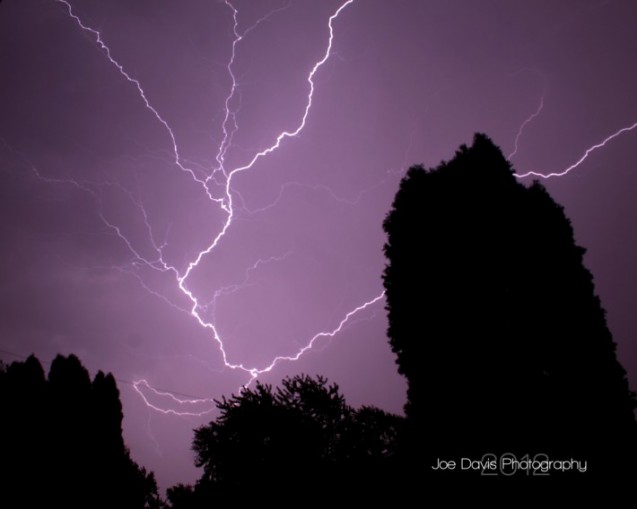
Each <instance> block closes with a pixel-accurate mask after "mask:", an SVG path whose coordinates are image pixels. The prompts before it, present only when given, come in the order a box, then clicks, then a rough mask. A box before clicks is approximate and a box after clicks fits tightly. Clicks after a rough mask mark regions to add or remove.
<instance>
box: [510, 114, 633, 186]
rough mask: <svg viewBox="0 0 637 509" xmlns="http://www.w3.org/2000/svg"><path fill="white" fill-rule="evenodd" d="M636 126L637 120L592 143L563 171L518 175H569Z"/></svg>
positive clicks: (519, 175)
mask: <svg viewBox="0 0 637 509" xmlns="http://www.w3.org/2000/svg"><path fill="white" fill-rule="evenodd" d="M635 128H637V122H635V123H634V124H632V125H629V126H627V127H622V128H621V129H619V130H618V131H615V132H614V133H613V134H611V135H609V136H607V137H606V138H604V139H603V140H602V141H600V142H599V143H596V144H595V145H592V146H590V147H589V148H587V149H586V151H585V152H584V154H583V155H582V156H581V157H580V158H579V159H578V160H577V161H575V162H574V163H573V164H571V165H570V166H568V167H567V168H565V169H564V170H562V171H558V172H553V173H540V172H536V171H528V172H526V173H522V174H516V177H518V178H520V179H523V178H526V177H531V176H533V177H540V178H543V179H550V178H553V177H563V176H565V175H568V174H569V173H570V172H572V171H573V170H575V169H576V168H578V167H579V166H581V164H582V163H583V162H584V161H586V159H587V158H588V156H589V155H591V154H592V153H593V152H595V151H596V150H599V149H600V148H603V147H605V146H606V145H607V144H608V143H609V142H611V141H613V140H614V139H615V138H617V137H618V136H621V135H622V134H624V133H627V132H630V131H632V130H633V129H635Z"/></svg>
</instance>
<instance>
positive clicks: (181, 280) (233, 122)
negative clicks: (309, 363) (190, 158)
mask: <svg viewBox="0 0 637 509" xmlns="http://www.w3.org/2000/svg"><path fill="white" fill-rule="evenodd" d="M55 1H56V2H57V3H60V4H63V5H64V6H65V7H66V10H67V12H68V15H69V17H70V18H71V19H72V20H73V21H74V22H75V23H76V24H77V25H78V26H79V28H80V29H81V30H82V31H84V32H85V33H87V34H89V35H91V37H92V38H93V40H94V41H95V42H96V43H97V45H98V47H99V48H100V50H101V51H102V52H103V54H104V55H105V56H106V58H107V60H108V61H109V62H110V64H111V65H113V66H114V67H115V68H116V69H117V71H118V72H119V74H120V75H121V76H122V77H123V78H124V79H126V80H127V81H128V82H129V83H131V84H132V85H133V86H134V87H135V88H136V90H137V93H138V94H139V96H140V98H141V99H142V101H143V103H144V105H145V107H146V109H148V110H149V111H150V112H151V113H152V115H153V116H154V117H155V119H156V120H157V121H158V122H159V123H160V124H161V125H162V126H163V127H164V129H165V130H166V132H167V134H168V136H169V138H170V141H171V144H172V152H173V160H172V162H173V163H174V164H175V165H176V166H177V167H178V168H179V169H180V170H181V171H182V172H184V173H185V174H187V175H189V176H190V178H192V180H193V181H195V182H196V183H198V184H199V185H201V186H202V187H203V189H204V192H205V193H206V195H207V197H208V199H209V200H210V201H211V202H213V203H215V204H217V205H218V206H219V207H220V208H221V210H222V211H223V212H224V213H225V215H226V218H225V221H224V222H223V226H222V227H221V228H220V230H219V231H218V233H217V234H216V235H215V236H214V238H213V239H212V241H211V242H210V243H209V244H208V246H207V247H206V248H205V249H203V250H201V251H199V252H198V253H197V255H196V256H194V258H193V259H192V260H191V261H190V262H189V263H188V264H187V267H186V269H185V270H184V271H183V272H181V271H180V270H178V269H177V268H176V267H175V266H172V265H170V264H169V263H167V262H166V261H165V260H164V257H163V252H162V248H163V247H164V246H165V244H162V245H159V244H158V243H157V242H156V240H155V238H154V236H153V232H152V228H151V225H150V222H149V219H148V216H147V214H146V211H145V209H144V207H143V205H142V204H141V203H138V202H136V201H135V200H133V197H132V195H130V194H129V197H130V198H131V200H133V201H134V203H135V204H136V205H137V207H138V209H139V211H140V214H141V215H142V217H143V220H144V223H145V225H146V228H147V232H148V234H149V237H150V239H151V244H152V246H153V248H154V250H155V252H156V255H157V258H156V259H148V258H146V257H144V256H143V255H142V254H141V253H140V252H139V250H138V249H136V248H135V246H134V245H133V243H132V242H131V241H130V240H129V239H128V238H127V237H126V235H125V234H124V233H123V232H122V229H121V228H120V227H119V226H118V225H116V224H114V223H112V222H111V221H109V220H108V219H107V217H106V216H105V214H104V212H103V211H102V210H101V206H100V207H99V212H98V214H99V217H100V219H101V220H102V221H103V222H104V224H105V225H106V226H107V227H108V228H109V229H110V230H112V231H113V232H114V233H115V234H116V235H117V236H118V237H119V238H120V239H121V240H122V242H123V243H124V244H125V245H126V247H127V248H128V250H129V251H130V252H131V254H132V255H133V256H134V262H133V264H132V265H133V267H135V266H136V265H137V264H140V265H143V266H146V267H149V268H151V269H153V270H156V271H160V272H166V273H172V274H173V275H174V276H175V279H176V282H177V286H178V288H179V290H180V291H181V293H182V294H183V295H184V296H185V297H187V299H188V300H189V301H190V303H191V308H190V310H189V314H190V315H191V316H192V317H193V318H195V320H196V321H197V323H198V324H199V325H200V326H201V327H202V328H204V329H207V330H209V331H210V333H211V334H212V337H213V339H214V341H215V342H216V343H217V345H218V348H219V351H220V353H221V356H222V360H223V363H224V365H225V367H226V368H230V369H233V370H241V371H244V372H245V373H246V374H248V375H249V377H250V378H249V380H248V382H247V384H246V385H245V386H246V387H247V386H249V385H250V384H251V383H252V382H254V381H255V380H256V379H257V378H258V376H259V375H261V374H263V373H267V372H269V371H271V370H272V369H274V367H275V366H276V365H277V364H278V363H279V362H283V361H289V362H292V361H296V360H298V359H299V358H300V357H301V356H302V355H303V354H304V353H306V352H307V351H308V350H310V349H312V347H313V346H314V345H315V343H316V341H317V340H318V339H320V338H324V337H329V338H331V337H334V336H335V335H336V334H338V333H339V332H341V331H342V330H343V328H344V327H345V326H346V325H347V323H348V322H349V321H350V319H351V318H352V317H353V316H355V315H356V314H358V313H360V312H361V311H363V310H365V309H367V308H368V307H370V306H372V305H374V304H375V303H377V302H378V301H380V300H382V299H383V297H384V292H383V293H381V294H380V295H377V296H376V297H374V298H373V299H371V300H369V301H367V302H365V303H363V304H361V305H360V306H358V307H356V308H355V309H353V310H351V311H349V312H348V313H347V314H346V315H345V316H344V318H343V319H342V320H341V321H340V322H339V324H338V325H337V327H336V328H335V329H333V330H331V331H322V332H319V333H317V334H315V335H314V336H313V337H312V338H310V340H309V342H308V343H307V344H306V345H305V346H304V347H302V348H301V349H300V350H298V351H297V352H296V353H295V354H293V355H279V356H276V357H274V359H273V360H272V361H271V362H270V364H268V365H267V366H265V367H262V368H258V367H249V366H245V365H244V364H243V363H238V362H231V361H230V359H229V358H228V355H227V353H226V350H225V346H224V342H223V340H222V338H221V336H220V335H219V333H218V331H217V328H216V326H215V325H214V323H213V322H210V321H206V320H205V319H204V318H203V316H202V314H201V311H202V310H205V309H206V308H207V307H208V306H207V305H202V304H200V303H199V301H198V299H197V297H196V296H195V295H194V294H193V293H192V291H191V290H190V289H189V288H188V287H187V284H186V282H187V280H188V278H189V276H190V275H191V274H192V272H193V271H194V270H195V269H196V268H197V267H198V266H199V264H200V262H201V261H202V260H203V259H204V257H206V256H207V255H209V254H210V253H211V252H212V251H214V249H215V248H216V247H217V246H218V245H219V243H220V242H221V240H222V239H223V237H224V236H225V234H226V232H227V231H228V229H229V228H230V227H231V225H232V222H233V219H234V215H235V208H234V203H233V198H234V196H235V195H237V196H240V195H238V192H237V191H236V190H234V189H233V188H232V179H233V177H234V176H235V175H237V174H238V173H240V172H243V171H247V170H250V169H252V168H253V167H254V166H255V165H256V163H257V162H258V161H259V160H260V159H262V158H264V157H266V156H268V155H269V154H271V153H272V152H274V151H276V150H277V149H279V148H280V147H281V144H282V143H283V141H284V140H286V139H287V138H294V137H296V136H297V135H298V134H299V133H300V132H301V131H302V130H303V129H304V127H305V125H306V122H307V119H308V116H309V114H310V111H311V109H312V105H313V98H314V91H315V83H314V78H315V75H316V73H317V72H318V71H319V69H320V68H321V67H322V66H323V65H324V64H325V62H327V60H328V59H329V57H330V55H331V54H332V45H333V40H334V27H333V23H334V21H335V20H336V19H337V18H338V17H339V15H340V14H341V12H342V11H343V10H344V9H345V8H346V7H347V6H349V5H350V4H352V3H353V2H354V0H346V1H345V2H344V3H342V4H341V5H340V6H339V7H338V9H337V10H336V11H335V12H334V14H332V15H331V16H330V17H329V19H328V23H327V25H328V31H329V37H328V42H327V47H326V50H325V52H324V53H323V56H322V57H321V58H320V60H318V61H317V62H316V63H315V64H314V65H313V66H312V68H311V70H310V72H309V74H308V76H307V79H306V81H307V84H308V94H307V98H306V104H305V108H304V109H303V113H302V115H301V119H300V121H299V123H298V125H297V126H296V128H294V129H292V130H286V131H283V132H281V133H279V134H278V135H277V136H276V137H275V140H274V142H273V143H272V144H271V145H270V146H268V147H266V148H264V149H262V150H261V151H259V152H257V153H256V154H255V155H254V156H253V157H252V158H251V159H250V160H249V162H248V163H247V164H244V165H243V166H238V167H236V168H234V169H231V170H227V169H226V167H225V162H226V154H227V151H228V150H229V148H230V147H231V146H232V139H233V136H234V135H235V133H236V132H237V131H238V129H239V126H238V123H237V119H236V111H234V110H233V109H232V103H233V100H234V98H235V96H236V94H237V90H238V86H239V85H238V82H237V79H236V76H235V73H234V63H235V60H236V55H237V46H238V45H239V43H240V42H241V41H242V40H243V38H244V37H245V36H246V35H247V34H248V33H249V32H251V31H252V30H254V29H255V28H256V27H257V26H258V25H259V24H260V23H262V22H264V21H266V20H267V19H268V18H269V17H270V16H272V15H273V14H274V13H275V12H279V11H281V10H284V9H287V8H288V7H289V3H288V4H287V5H286V6H284V7H281V8H279V9H277V10H275V11H272V12H270V13H268V14H267V15H266V16H264V17H262V18H260V19H259V20H257V21H256V22H255V23H254V24H253V25H252V26H250V27H249V28H247V29H246V30H244V31H243V32H242V33H240V32H239V30H238V26H239V21H238V16H239V11H238V10H237V9H236V8H235V7H234V5H233V4H232V3H231V2H230V1H229V0H224V4H225V5H226V6H227V7H228V8H229V9H230V11H231V13H232V23H233V25H232V34H233V36H234V38H233V41H232V45H231V55H230V58H229V60H228V63H227V65H226V69H227V72H228V76H229V77H230V81H231V84H230V91H229V93H228V95H227V96H226V99H225V101H224V118H223V121H222V123H221V129H222V139H221V142H220V144H219V146H218V148H217V152H216V156H215V161H216V163H217V166H216V167H215V168H214V169H212V171H211V172H210V173H208V175H207V176H206V177H205V178H200V177H199V176H198V175H197V173H196V172H195V170H194V169H193V168H191V167H189V166H188V165H187V164H186V163H185V160H184V159H183V158H182V156H181V155H180V152H179V148H178V144H177V137H176V135H175V133H174V131H173V129H172V128H171V126H170V125H169V123H168V122H167V121H166V119H165V118H164V117H163V116H162V115H161V114H160V113H159V111H158V109H156V108H155V107H154V106H153V105H152V104H151V102H150V100H149V99H148V95H147V93H146V91H145V90H144V88H143V87H142V84H141V82H140V81H139V80H138V79H137V78H134V77H133V76H131V75H130V74H129V73H128V72H127V71H126V69H125V68H124V66H123V65H122V64H121V63H120V62H119V61H118V60H116V59H115V58H114V57H113V56H112V53H111V50H110V48H109V47H108V46H107V44H106V43H105V42H104V40H103V38H102V34H101V33H100V32H99V31H98V30H96V29H94V28H92V27H90V26H88V25H86V24H85V23H84V22H83V21H82V20H81V19H80V17H79V16H78V15H76V14H75V12H74V11H73V7H72V6H71V4H70V3H69V2H68V1H67V0H55ZM34 171H35V170H34ZM36 173H37V172H36ZM219 173H221V174H222V175H223V183H222V184H221V185H223V188H224V192H223V194H224V196H223V197H222V198H218V197H215V196H213V194H212V192H211V190H210V187H209V184H210V182H211V181H212V182H213V183H214V184H217V185H220V183H219V181H218V180H217V174H219ZM37 175H38V177H39V178H41V179H43V180H45V181H47V182H56V183H66V184H71V185H74V186H76V187H77V188H78V189H81V190H83V191H86V192H88V193H90V194H91V195H92V196H93V197H95V199H96V200H97V202H98V204H100V200H99V197H98V196H97V193H96V192H95V191H94V190H93V189H91V188H90V187H88V186H87V185H84V184H82V183H80V182H77V181H75V180H72V179H69V180H57V179H49V178H45V177H42V176H41V175H40V174H39V173H37ZM286 256H287V255H286ZM270 260H271V259H270ZM270 260H265V261H264V260H259V261H257V262H256V263H255V264H254V265H253V266H252V267H250V268H248V269H246V278H245V279H244V283H242V284H247V283H248V279H249V274H250V271H251V270H254V269H256V268H257V267H258V265H259V264H261V263H265V262H267V261H270ZM122 270H123V269H122ZM136 277H137V278H138V280H140V282H141V283H142V286H143V287H144V288H146V289H147V290H149V291H150V293H152V294H153V295H155V296H157V297H159V298H162V299H164V300H165V301H166V302H167V303H168V304H170V305H171V306H172V307H175V308H176V309H178V310H180V311H183V309H182V308H180V307H178V306H176V305H175V304H173V303H172V302H171V301H169V300H168V299H167V298H166V297H165V296H162V295H161V294H159V293H157V292H154V291H153V290H151V289H150V288H149V287H148V286H147V285H145V284H144V283H143V280H142V279H141V277H139V276H138V275H137V274H136ZM240 288H241V284H238V285H232V286H231V287H224V288H221V289H219V290H217V292H216V293H215V294H214V295H215V297H214V299H213V303H212V304H213V307H214V301H215V300H216V299H217V298H218V297H219V296H220V295H223V294H224V293H228V292H231V291H237V290H238V289H240ZM133 387H134V389H135V391H136V392H137V393H138V394H139V395H140V397H141V398H142V400H143V401H144V402H145V404H146V405H147V406H148V407H149V408H152V409H153V410H156V411H158V412H161V413H163V414H172V415H180V416H184V415H193V416H200V415H203V414H205V413H208V412H210V411H211V410H212V408H210V409H206V410H204V411H201V412H199V411H192V410H189V409H187V410H183V411H182V410H179V411H177V410H174V409H165V408H161V407H159V406H157V405H156V404H154V403H153V402H151V401H150V400H149V398H148V397H147V395H146V393H145V392H144V390H146V391H149V392H150V393H152V394H154V395H155V396H156V397H160V398H168V399H169V400H170V402H171V403H172V404H175V405H178V406H180V407H183V406H184V405H198V404H210V403H212V400H210V399H181V398H177V397H176V396H175V395H174V393H170V392H163V391H159V390H157V389H153V388H152V387H151V385H150V384H149V383H148V382H147V381H146V380H144V379H142V380H138V381H135V382H133ZM142 389H144V390H142Z"/></svg>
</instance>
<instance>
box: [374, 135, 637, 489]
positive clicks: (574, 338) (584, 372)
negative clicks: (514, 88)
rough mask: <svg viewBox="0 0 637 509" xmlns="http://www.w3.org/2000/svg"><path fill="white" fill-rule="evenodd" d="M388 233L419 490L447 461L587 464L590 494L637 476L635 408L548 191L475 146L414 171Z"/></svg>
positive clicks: (410, 447)
mask: <svg viewBox="0 0 637 509" xmlns="http://www.w3.org/2000/svg"><path fill="white" fill-rule="evenodd" d="M384 228H385V231H386V232H387V235H388V240H387V244H386V246H385V254H386V257H387V259H388V262H389V263H388V265H387V267H386V270H385V273H384V284H385V289H386V296H387V310H388V316H389V329H388V334H389V338H390V343H391V347H392V349H393V351H394V352H395V354H396V356H397V363H398V367H399V371H400V373H402V374H403V375H404V376H405V377H406V378H407V380H408V384H409V389H408V402H407V405H406V408H405V410H406V414H407V429H408V433H407V436H406V438H405V442H404V444H403V445H404V453H405V455H406V457H407V458H408V461H410V460H416V459H417V461H418V464H419V465H422V466H421V468H419V469H417V471H413V472H414V476H415V478H416V480H414V479H412V481H411V482H418V481H417V479H420V478H424V477H426V476H428V475H431V470H430V468H429V467H430V466H431V465H434V463H435V461H436V459H437V458H449V459H459V458H462V457H469V458H473V459H480V458H481V457H482V456H483V455H484V454H487V453H492V454H494V455H496V456H499V455H501V454H503V453H511V454H514V455H516V456H517V457H518V458H520V457H522V456H524V455H525V454H528V455H530V456H531V457H533V456H534V455H536V454H540V453H543V454H546V455H547V456H548V457H549V458H550V459H556V460H557V459H568V458H575V459H581V460H587V461H588V472H587V474H586V475H585V476H580V477H579V478H580V479H585V480H586V481H589V480H591V479H595V478H611V477H613V478H615V479H618V478H621V477H622V476H623V477H624V478H627V476H628V475H629V474H630V475H634V473H635V460H637V456H636V454H635V452H636V448H635V438H636V429H635V418H634V414H633V409H634V406H635V399H634V396H633V395H632V394H631V393H630V391H629V389H628V384H627V380H626V374H625V372H624V370H623V368H622V367H621V366H620V364H619V363H618V361H617V358H616V355H615V344H614V342H613V339H612V337H611V334H610V332H609V330H608V328H607V326H606V321H605V316H604V311H603V309H602V307H601V304H600V301H599V299H598V298H597V296H596V295H595V292H594V286H593V281H592V276H591V274H590V272H589V271H588V270H587V269H586V268H585V267H584V265H583V261H582V259H583V254H584V249H582V248H581V247H579V246H577V245H576V244H575V241H574V238H573V229H572V227H571V224H570V221H569V220H568V219H567V217H566V216H565V214H564V211H563V209H562V207H560V206H559V205H558V204H556V203H555V202H554V201H553V199H552V198H551V197H550V196H549V194H548V192H547V191H546V189H545V188H544V187H542V186H541V185H540V184H539V183H537V182H535V183H533V184H532V185H531V186H530V187H525V186H524V185H522V184H521V183H520V182H518V181H517V180H516V178H515V176H514V174H513V172H512V169H511V166H510V165H509V163H508V162H507V161H506V159H505V158H504V157H503V156H502V153H501V152H500V150H499V149H498V148H497V147H496V146H495V145H494V144H493V143H492V142H491V140H489V139H488V138H487V137H486V136H484V135H476V137H475V139H474V142H473V145H472V146H471V147H466V146H462V147H461V148H460V150H459V151H458V152H457V153H456V155H455V157H454V158H453V159H452V160H451V161H449V162H446V163H442V164H441V165H440V166H439V167H437V168H435V169H433V170H425V169H423V168H422V167H413V168H411V169H410V170H409V172H408V174H407V176H406V177H405V178H404V180H403V181H402V183H401V185H400V189H399V191H398V193H397V195H396V197H395V201H394V204H393V209H392V210H391V212H390V213H389V215H388V216H387V218H386V220H385V223H384ZM471 474H472V475H474V476H476V475H477V476H479V475H480V472H477V473H476V472H471ZM440 475H443V474H440ZM445 475H447V476H448V475H449V472H447V473H446V474H445ZM457 475H458V473H454V474H451V476H456V479H457ZM556 475H560V474H552V476H553V477H554V478H555V476H556ZM573 475H574V474H573ZM568 476H569V474H564V475H563V476H562V478H566V477H568ZM519 477H520V476H518V478H519ZM483 480H484V479H483Z"/></svg>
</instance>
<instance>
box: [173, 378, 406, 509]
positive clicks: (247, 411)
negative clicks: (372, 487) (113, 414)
mask: <svg viewBox="0 0 637 509" xmlns="http://www.w3.org/2000/svg"><path fill="white" fill-rule="evenodd" d="M217 407H218V409H219V410H220V415H219V417H218V418H217V419H216V420H215V421H213V422H211V423H210V424H208V425H207V426H202V427H200V428H198V429H197V430H196V431H195V439H194V442H193V450H194V451H195V453H196V465H197V466H199V467H203V470H204V472H203V475H202V478H201V479H200V480H199V481H198V483H197V485H196V486H195V488H194V490H193V489H191V488H189V487H186V486H183V485H178V486H176V487H174V488H172V489H170V490H168V499H169V501H170V502H171V504H172V506H173V507H174V508H175V509H180V508H189V507H204V506H206V505H207V504H210V503H212V502H213V501H215V500H216V501H218V500H219V499H220V498H221V499H224V500H225V499H228V498H230V497H232V498H233V499H235V500H238V499H240V500H241V501H242V502H245V501H246V500H257V499H261V500H263V499H264V497H265V498H267V497H268V496H271V495H272V494H273V493H275V494H276V499H277V500H279V501H280V500H282V499H290V498H293V497H295V496H303V497H307V496H308V494H310V493H311V494H312V496H313V497H321V498H322V497H328V496H333V495H336V493H339V492H340V493H344V492H345V493H346V492H351V493H353V492H356V491H357V490H362V489H363V486H364V484H365V483H366V484H367V485H369V484H370V483H372V484H373V483H374V482H376V481H378V480H380V479H383V478H384V474H385V473H386V471H387V470H388V469H389V464H390V462H391V459H392V456H393V453H394V444H395V441H396V440H395V439H396V435H397V433H398V430H399V428H400V425H401V423H402V419H401V418H400V417H397V416H394V415H391V414H388V413H386V412H383V411H382V410H379V409H376V408H371V407H362V408H360V409H358V410H356V409H353V408H351V407H350V406H348V405H347V404H346V402H345V399H344V397H343V396H342V395H341V394H340V393H339V390H338V386H337V385H335V384H328V382H327V380H326V379H325V378H323V377H320V376H318V377H316V378H312V377H309V376H307V375H300V376H295V377H292V378H286V379H284V380H283V381H282V382H281V385H280V387H277V388H276V389H273V388H272V386H270V385H263V384H261V383H257V384H256V385H255V387H254V388H253V389H246V390H244V391H242V392H241V393H240V394H239V395H236V396H234V395H233V396H231V397H230V398H223V399H222V400H221V401H218V402H217ZM317 487H320V488H318V489H317ZM368 487H369V486H367V488H368ZM301 494H302V495H301ZM237 497H238V498H237Z"/></svg>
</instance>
